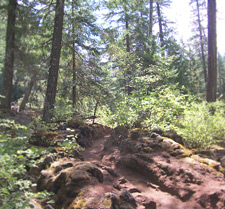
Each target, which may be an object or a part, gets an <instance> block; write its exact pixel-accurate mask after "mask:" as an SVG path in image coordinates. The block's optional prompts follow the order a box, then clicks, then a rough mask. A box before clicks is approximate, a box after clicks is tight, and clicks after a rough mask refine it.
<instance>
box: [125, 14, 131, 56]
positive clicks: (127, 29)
mask: <svg viewBox="0 0 225 209" xmlns="http://www.w3.org/2000/svg"><path fill="white" fill-rule="evenodd" d="M125 22H126V23H125V24H126V32H127V35H126V46H127V52H130V35H129V33H128V32H129V20H128V15H127V13H126V12H125Z"/></svg>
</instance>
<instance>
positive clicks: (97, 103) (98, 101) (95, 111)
mask: <svg viewBox="0 0 225 209" xmlns="http://www.w3.org/2000/svg"><path fill="white" fill-rule="evenodd" d="M100 98H101V97H100V96H99V98H98V99H97V101H96V104H95V110H94V117H93V121H92V123H93V124H94V123H95V118H96V113H97V109H98V105H99V103H100Z"/></svg>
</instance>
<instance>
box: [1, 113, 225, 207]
mask: <svg viewBox="0 0 225 209" xmlns="http://www.w3.org/2000/svg"><path fill="white" fill-rule="evenodd" d="M3 116H4V117H5V118H10V119H13V120H15V121H17V122H19V123H22V124H28V123H30V122H31V121H33V119H34V118H35V117H38V116H39V113H38V112H35V111H29V112H25V113H12V112H11V113H5V115H4V113H3ZM71 134H72V135H74V136H75V135H76V136H78V138H77V139H76V140H77V142H78V143H79V144H82V145H83V146H84V147H85V150H84V151H76V150H74V152H73V154H72V155H71V154H67V153H64V152H62V149H61V148H60V147H58V146H56V145H57V141H59V142H60V143H62V142H63V141H64V140H65V139H68V136H71ZM32 137H33V140H34V141H31V143H32V145H34V146H36V147H38V148H40V147H49V146H53V148H54V150H56V152H58V155H57V157H51V156H50V157H49V156H48V155H47V156H43V158H44V161H43V162H42V163H39V164H37V165H34V166H33V167H31V168H30V170H29V175H30V176H33V177H34V179H36V183H37V188H36V191H43V190H48V191H52V192H54V193H55V195H54V196H53V197H52V199H53V200H54V201H55V203H52V204H47V203H46V204H42V206H41V205H40V204H39V203H38V202H37V203H34V206H35V208H36V209H41V208H44V209H47V208H50V209H52V208H54V209H62V208H64V209H155V208H158V209H186V208H190V209H192V208H193V209H194V208H195V209H201V208H209V209H210V208H212V209H222V208H225V168H224V167H223V166H224V164H222V161H221V160H220V159H222V158H223V159H225V149H224V148H221V149H215V150H214V152H213V153H211V154H208V155H207V154H206V153H201V152H194V151H193V150H189V149H186V148H185V147H184V146H182V145H181V144H179V143H178V142H176V141H175V140H172V139H170V138H167V137H165V136H163V134H161V133H158V132H157V130H155V132H154V131H151V132H149V131H147V130H142V129H130V130H129V129H127V128H126V127H123V126H118V127H117V128H115V129H111V128H109V127H106V126H103V125H100V124H86V123H83V122H81V121H79V120H78V119H76V118H75V119H72V120H70V121H68V123H66V122H65V123H64V124H63V125H60V126H59V127H58V128H57V129H56V130H54V131H51V130H50V131H43V130H42V131H39V130H34V133H33V136H32ZM43 139H44V140H46V141H45V142H44V141H43ZM49 140H51V141H52V142H54V144H55V145H49V143H48V142H49ZM50 144H51V143H50Z"/></svg>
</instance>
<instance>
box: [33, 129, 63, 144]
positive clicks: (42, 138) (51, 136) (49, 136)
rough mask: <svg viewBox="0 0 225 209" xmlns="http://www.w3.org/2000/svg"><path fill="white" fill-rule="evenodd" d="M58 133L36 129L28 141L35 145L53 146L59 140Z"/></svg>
mask: <svg viewBox="0 0 225 209" xmlns="http://www.w3.org/2000/svg"><path fill="white" fill-rule="evenodd" d="M59 135H60V133H59V132H58V131H36V132H34V133H33V134H32V136H31V137H30V139H29V142H30V143H31V144H33V145H37V146H46V147H47V146H51V145H52V146H53V145H56V144H57V142H58V141H60V137H59Z"/></svg>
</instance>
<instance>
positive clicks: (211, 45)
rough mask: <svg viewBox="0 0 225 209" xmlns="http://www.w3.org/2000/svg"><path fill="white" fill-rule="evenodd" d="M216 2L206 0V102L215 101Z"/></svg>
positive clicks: (214, 0)
mask: <svg viewBox="0 0 225 209" xmlns="http://www.w3.org/2000/svg"><path fill="white" fill-rule="evenodd" d="M216 37H217V36H216V0H208V83H207V91H206V100H207V102H215V101H216V93H217V91H216V87H217V86H216V85H217V84H216V83H217V45H216Z"/></svg>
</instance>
